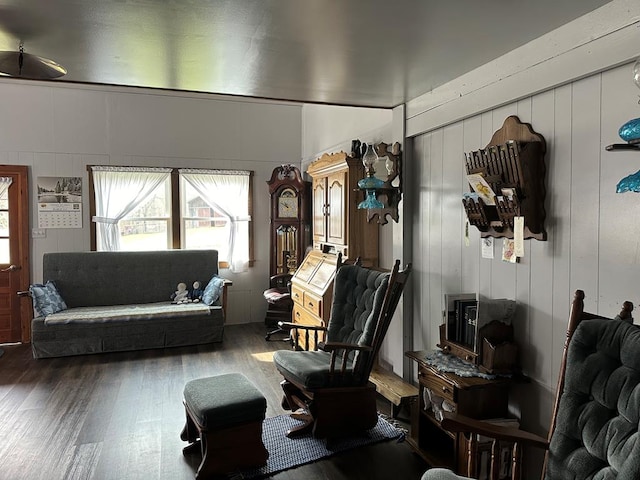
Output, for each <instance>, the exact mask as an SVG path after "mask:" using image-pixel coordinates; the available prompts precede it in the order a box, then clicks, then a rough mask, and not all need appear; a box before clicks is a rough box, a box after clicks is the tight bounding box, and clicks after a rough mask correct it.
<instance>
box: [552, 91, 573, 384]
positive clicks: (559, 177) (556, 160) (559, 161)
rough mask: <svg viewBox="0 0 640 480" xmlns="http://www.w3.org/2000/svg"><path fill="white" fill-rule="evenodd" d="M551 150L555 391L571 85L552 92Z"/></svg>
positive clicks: (562, 311)
mask: <svg viewBox="0 0 640 480" xmlns="http://www.w3.org/2000/svg"><path fill="white" fill-rule="evenodd" d="M554 93H555V101H554V116H555V117H554V132H553V148H551V150H550V152H549V154H548V156H547V158H548V161H547V198H549V210H548V211H547V219H548V222H547V225H548V233H549V242H551V243H552V244H553V273H552V281H553V304H552V310H553V317H552V321H553V330H552V333H551V342H550V346H551V359H550V361H551V379H550V382H551V383H550V384H547V385H546V386H547V387H548V388H549V390H553V389H555V386H556V381H557V378H558V374H559V372H560V362H561V360H562V348H563V346H564V341H565V338H566V331H567V319H568V318H569V310H570V304H571V300H570V299H571V298H572V295H573V292H571V290H570V288H569V283H570V253H571V228H570V224H569V221H568V214H569V207H570V205H571V188H568V186H569V185H571V129H572V118H571V96H572V87H571V85H565V86H562V87H559V88H557V89H556V90H555V92H554Z"/></svg>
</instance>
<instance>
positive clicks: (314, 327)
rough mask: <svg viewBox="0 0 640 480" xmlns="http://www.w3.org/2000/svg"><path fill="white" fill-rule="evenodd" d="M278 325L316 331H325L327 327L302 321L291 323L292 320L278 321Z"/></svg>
mask: <svg viewBox="0 0 640 480" xmlns="http://www.w3.org/2000/svg"><path fill="white" fill-rule="evenodd" d="M278 326H279V327H280V328H283V327H284V328H299V329H301V330H317V331H323V332H324V331H326V330H327V327H323V326H320V325H305V324H303V323H293V322H278Z"/></svg>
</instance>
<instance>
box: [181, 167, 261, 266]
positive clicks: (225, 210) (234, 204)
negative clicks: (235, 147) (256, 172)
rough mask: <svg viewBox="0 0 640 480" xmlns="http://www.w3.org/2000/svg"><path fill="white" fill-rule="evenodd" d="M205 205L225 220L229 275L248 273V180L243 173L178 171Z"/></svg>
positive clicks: (248, 175) (246, 173)
mask: <svg viewBox="0 0 640 480" xmlns="http://www.w3.org/2000/svg"><path fill="white" fill-rule="evenodd" d="M179 173H180V176H181V177H182V178H184V180H185V181H186V182H188V183H189V184H190V185H191V186H192V187H193V188H194V189H195V191H196V192H198V194H200V196H201V197H202V199H203V200H204V201H205V202H207V204H208V205H209V206H210V207H211V208H213V209H215V210H217V211H218V212H219V213H221V214H222V215H224V216H225V217H227V218H228V219H229V222H230V224H231V228H230V229H229V257H230V258H229V264H230V270H231V271H232V272H246V271H247V270H248V269H249V221H250V220H251V217H250V216H249V177H250V172H248V171H244V170H200V169H198V170H195V169H181V170H179Z"/></svg>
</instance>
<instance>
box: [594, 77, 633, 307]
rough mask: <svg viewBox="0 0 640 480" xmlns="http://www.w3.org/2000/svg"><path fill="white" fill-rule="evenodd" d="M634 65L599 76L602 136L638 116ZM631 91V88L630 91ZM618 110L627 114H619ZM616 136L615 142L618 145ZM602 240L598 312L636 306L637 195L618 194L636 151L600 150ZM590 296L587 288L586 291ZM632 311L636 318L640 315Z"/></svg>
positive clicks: (630, 171) (600, 245)
mask: <svg viewBox="0 0 640 480" xmlns="http://www.w3.org/2000/svg"><path fill="white" fill-rule="evenodd" d="M631 73H632V69H631V66H628V68H618V69H615V70H612V71H609V72H605V73H603V74H602V75H601V78H602V89H601V91H602V103H601V123H600V124H601V130H602V131H601V134H600V136H601V138H607V137H610V136H611V134H612V133H614V132H615V133H616V134H617V131H618V128H619V127H620V125H622V124H623V123H624V122H626V121H628V120H630V119H631V118H636V117H638V116H640V105H639V104H638V99H639V98H640V95H639V94H640V90H638V89H637V88H636V87H635V84H634V83H633V81H632V79H631ZM632 89H633V90H635V91H632ZM620 112H624V113H623V115H626V117H623V118H622V119H621V118H620V117H621V116H620ZM620 142H621V140H620V138H618V139H617V140H616V143H620ZM600 153H601V168H600V178H599V183H600V239H599V240H600V241H599V256H598V258H599V265H598V270H599V274H600V277H601V279H602V280H601V282H600V285H599V291H598V293H599V304H598V312H599V313H602V314H604V313H606V312H615V311H617V309H619V308H620V304H621V303H620V302H621V301H622V300H624V299H633V301H634V303H635V304H636V307H640V305H639V304H638V300H639V298H638V288H637V279H638V262H637V259H638V241H637V239H638V237H639V236H640V228H639V226H638V222H637V219H638V218H639V217H640V195H639V194H638V193H634V192H625V193H616V185H617V183H618V182H619V181H620V179H622V178H623V177H626V176H627V175H629V174H632V173H635V172H637V171H638V170H639V169H640V154H639V153H638V152H637V151H635V152H633V151H631V152H629V151H616V152H608V151H606V150H604V148H601V149H600ZM585 294H586V295H588V292H585ZM637 312H638V311H637V310H636V312H635V313H636V315H635V316H636V317H638V313H637Z"/></svg>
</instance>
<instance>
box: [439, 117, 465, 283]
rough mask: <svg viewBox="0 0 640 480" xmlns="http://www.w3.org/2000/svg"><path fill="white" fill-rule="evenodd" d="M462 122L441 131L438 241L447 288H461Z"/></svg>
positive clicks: (462, 242)
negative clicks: (440, 191)
mask: <svg viewBox="0 0 640 480" xmlns="http://www.w3.org/2000/svg"><path fill="white" fill-rule="evenodd" d="M462 137H463V129H462V122H458V123H454V124H452V125H448V126H446V127H444V128H443V132H442V159H443V161H442V242H443V244H444V245H447V248H445V250H444V252H443V255H442V271H443V273H445V272H446V277H445V278H446V282H445V284H446V285H447V291H446V292H445V293H454V292H460V291H462V290H461V289H462V277H463V276H464V275H465V274H466V272H465V270H464V268H463V265H462V248H463V246H464V221H463V218H466V214H465V213H464V211H463V209H462V208H461V201H460V191H459V188H460V183H461V181H462V177H463V174H464V173H465V172H464V166H463V159H464V152H463V150H462V145H463V143H462V139H463V138H462Z"/></svg>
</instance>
